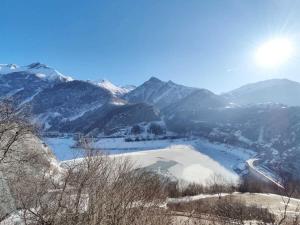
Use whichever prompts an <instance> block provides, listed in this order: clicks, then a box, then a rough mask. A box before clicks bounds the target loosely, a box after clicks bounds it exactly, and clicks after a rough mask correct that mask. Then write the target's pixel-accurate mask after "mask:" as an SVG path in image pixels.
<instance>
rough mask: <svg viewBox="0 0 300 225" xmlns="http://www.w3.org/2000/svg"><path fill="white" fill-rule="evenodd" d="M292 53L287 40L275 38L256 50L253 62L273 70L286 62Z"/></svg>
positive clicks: (289, 42) (291, 47)
mask: <svg viewBox="0 0 300 225" xmlns="http://www.w3.org/2000/svg"><path fill="white" fill-rule="evenodd" d="M292 53H293V45H292V42H291V41H290V40H289V39H287V38H276V39H272V40H270V41H268V42H266V43H263V44H262V45H261V46H259V47H258V48H257V50H256V54H255V60H256V63H257V64H258V65H260V66H262V67H266V68H275V67H277V66H280V65H282V64H283V63H285V62H287V61H288V60H289V58H290V57H291V56H292Z"/></svg>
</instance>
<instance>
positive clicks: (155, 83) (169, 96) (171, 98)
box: [125, 77, 196, 109]
mask: <svg viewBox="0 0 300 225" xmlns="http://www.w3.org/2000/svg"><path fill="white" fill-rule="evenodd" d="M195 90H196V88H191V87H186V86H183V85H179V84H175V83H173V82H172V81H168V82H164V81H161V80H159V79H158V78H156V77H151V78H150V79H149V80H148V81H146V82H145V83H143V84H142V85H140V86H138V87H137V88H135V89H134V90H133V91H131V92H129V93H128V94H127V95H125V98H126V99H127V100H128V101H129V102H133V103H137V102H146V103H148V104H153V105H155V106H157V107H158V108H160V109H162V108H164V107H167V106H168V105H170V104H172V103H175V102H177V101H179V100H181V99H183V98H184V97H186V96H188V95H189V94H191V93H192V92H193V91H195Z"/></svg>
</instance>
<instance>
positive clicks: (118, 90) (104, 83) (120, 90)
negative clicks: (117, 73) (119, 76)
mask: <svg viewBox="0 0 300 225" xmlns="http://www.w3.org/2000/svg"><path fill="white" fill-rule="evenodd" d="M92 83H94V84H96V85H97V86H99V87H102V88H104V89H106V90H108V91H110V92H111V93H112V94H113V95H116V96H118V95H124V94H127V93H128V92H130V91H131V90H130V89H127V88H124V87H119V86H116V85H114V84H113V83H112V82H110V81H109V80H106V79H102V80H100V81H95V82H92Z"/></svg>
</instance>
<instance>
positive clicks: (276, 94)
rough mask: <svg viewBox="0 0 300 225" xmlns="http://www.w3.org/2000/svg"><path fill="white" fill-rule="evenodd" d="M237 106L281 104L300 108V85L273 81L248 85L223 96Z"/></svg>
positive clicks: (284, 80)
mask: <svg viewBox="0 0 300 225" xmlns="http://www.w3.org/2000/svg"><path fill="white" fill-rule="evenodd" d="M223 96H224V97H226V98H227V99H228V100H230V101H232V102H234V103H237V104H243V105H244V104H260V103H281V104H285V105H288V106H300V98H299V96H300V83H298V82H295V81H291V80H287V79H272V80H265V81H261V82H257V83H252V84H247V85H244V86H242V87H240V88H238V89H235V90H233V91H231V92H228V93H225V94H224V95H223Z"/></svg>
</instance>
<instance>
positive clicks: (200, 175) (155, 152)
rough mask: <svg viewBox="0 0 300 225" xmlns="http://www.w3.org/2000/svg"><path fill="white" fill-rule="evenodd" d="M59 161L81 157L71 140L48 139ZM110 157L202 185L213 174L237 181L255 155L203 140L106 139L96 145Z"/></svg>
mask: <svg viewBox="0 0 300 225" xmlns="http://www.w3.org/2000/svg"><path fill="white" fill-rule="evenodd" d="M45 142H46V143H48V144H49V145H50V147H52V149H53V150H54V152H55V154H56V155H57V157H58V158H59V159H60V160H62V161H63V160H72V159H74V158H80V156H81V155H82V153H81V151H80V150H74V149H73V148H71V147H70V146H72V145H73V144H74V142H73V140H72V139H70V138H48V139H46V140H45ZM95 146H96V147H97V148H100V149H103V150H104V151H105V152H107V153H109V154H110V155H111V157H128V158H130V159H131V160H132V161H133V162H134V164H135V165H136V167H144V168H147V169H150V170H153V171H156V172H158V173H160V174H164V175H168V176H170V177H172V178H176V179H178V180H181V181H183V182H187V183H189V182H196V183H201V184H205V183H206V182H207V181H208V180H209V179H210V178H211V177H212V176H213V175H215V174H217V175H221V176H222V177H223V178H224V179H225V180H227V181H228V182H234V183H235V182H237V181H238V178H239V175H238V172H240V171H241V170H243V169H244V167H245V162H246V160H248V159H249V158H251V157H252V156H253V155H254V153H253V152H252V151H249V150H245V149H240V148H233V147H230V146H225V145H220V144H212V143H209V142H207V141H205V140H199V139H197V140H184V139H178V140H157V141H142V142H125V141H124V140H123V139H122V138H106V139H101V140H99V141H97V142H96V143H95Z"/></svg>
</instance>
